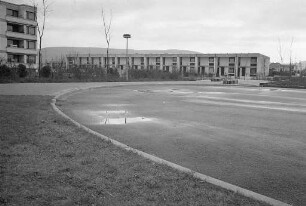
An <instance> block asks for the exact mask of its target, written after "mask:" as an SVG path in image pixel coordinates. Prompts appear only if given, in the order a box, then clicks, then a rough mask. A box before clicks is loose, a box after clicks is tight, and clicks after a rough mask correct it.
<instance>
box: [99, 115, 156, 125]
mask: <svg viewBox="0 0 306 206" xmlns="http://www.w3.org/2000/svg"><path fill="white" fill-rule="evenodd" d="M149 121H151V120H150V119H148V118H144V117H126V118H124V117H122V118H105V119H103V120H102V121H101V124H112V125H122V124H132V123H140V122H149Z"/></svg>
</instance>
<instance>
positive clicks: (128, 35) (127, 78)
mask: <svg viewBox="0 0 306 206" xmlns="http://www.w3.org/2000/svg"><path fill="white" fill-rule="evenodd" d="M123 38H126V61H125V63H126V80H127V81H129V67H130V64H129V57H128V48H129V38H131V35H130V34H123Z"/></svg>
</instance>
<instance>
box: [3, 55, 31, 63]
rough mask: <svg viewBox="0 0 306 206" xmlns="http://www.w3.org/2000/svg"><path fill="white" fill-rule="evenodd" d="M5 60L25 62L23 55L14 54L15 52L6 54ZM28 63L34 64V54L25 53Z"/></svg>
mask: <svg viewBox="0 0 306 206" xmlns="http://www.w3.org/2000/svg"><path fill="white" fill-rule="evenodd" d="M7 61H8V62H10V63H25V62H24V56H23V55H16V54H8V55H7ZM26 63H28V64H36V56H35V55H27V61H26Z"/></svg>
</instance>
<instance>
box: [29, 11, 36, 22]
mask: <svg viewBox="0 0 306 206" xmlns="http://www.w3.org/2000/svg"><path fill="white" fill-rule="evenodd" d="M27 19H30V20H35V15H34V12H30V11H27Z"/></svg>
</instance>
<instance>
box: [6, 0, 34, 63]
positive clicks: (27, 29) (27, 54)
mask: <svg viewBox="0 0 306 206" xmlns="http://www.w3.org/2000/svg"><path fill="white" fill-rule="evenodd" d="M34 12H35V9H34V7H33V6H29V5H23V4H22V5H16V4H12V3H8V2H3V1H0V58H1V60H2V61H5V62H7V63H8V64H13V65H18V64H24V65H26V66H27V67H30V68H36V67H37V63H36V62H37V50H36V44H37V22H36V21H35V14H34Z"/></svg>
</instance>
